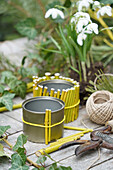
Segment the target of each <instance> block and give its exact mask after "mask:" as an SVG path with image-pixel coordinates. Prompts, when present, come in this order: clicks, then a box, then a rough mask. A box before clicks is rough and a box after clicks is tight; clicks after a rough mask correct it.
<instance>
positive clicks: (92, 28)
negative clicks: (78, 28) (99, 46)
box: [84, 23, 99, 34]
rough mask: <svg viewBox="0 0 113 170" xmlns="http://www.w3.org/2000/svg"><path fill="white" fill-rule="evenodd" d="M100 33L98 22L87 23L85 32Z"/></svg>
mask: <svg viewBox="0 0 113 170" xmlns="http://www.w3.org/2000/svg"><path fill="white" fill-rule="evenodd" d="M93 32H94V33H95V34H98V32H99V31H98V25H97V24H96V23H91V24H89V25H87V26H86V27H85V28H84V33H88V34H92V33H93Z"/></svg>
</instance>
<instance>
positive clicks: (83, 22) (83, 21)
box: [76, 18, 89, 33]
mask: <svg viewBox="0 0 113 170" xmlns="http://www.w3.org/2000/svg"><path fill="white" fill-rule="evenodd" d="M88 23H89V20H87V18H80V19H79V21H78V23H77V25H76V31H77V33H80V32H82V30H83V27H84V26H86V25H88Z"/></svg>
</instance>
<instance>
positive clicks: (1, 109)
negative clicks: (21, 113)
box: [0, 103, 22, 112]
mask: <svg viewBox="0 0 113 170" xmlns="http://www.w3.org/2000/svg"><path fill="white" fill-rule="evenodd" d="M21 107H22V103H19V104H14V105H13V108H12V109H19V108H21ZM4 111H8V109H7V108H6V107H0V112H4Z"/></svg>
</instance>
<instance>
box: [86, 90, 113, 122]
mask: <svg viewBox="0 0 113 170" xmlns="http://www.w3.org/2000/svg"><path fill="white" fill-rule="evenodd" d="M86 111H87V113H88V115H89V118H90V119H91V120H92V121H93V122H95V123H97V124H101V125H102V124H105V123H106V122H107V121H109V120H111V119H112V118H113V93H111V92H109V91H106V90H101V91H96V92H94V93H93V94H92V95H91V96H90V97H89V98H88V100H87V102H86Z"/></svg>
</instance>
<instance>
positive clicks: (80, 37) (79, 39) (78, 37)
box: [77, 32, 87, 46]
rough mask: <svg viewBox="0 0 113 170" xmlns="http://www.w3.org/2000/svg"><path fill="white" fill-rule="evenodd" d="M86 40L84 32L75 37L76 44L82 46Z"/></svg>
mask: <svg viewBox="0 0 113 170" xmlns="http://www.w3.org/2000/svg"><path fill="white" fill-rule="evenodd" d="M86 38H87V35H86V34H84V32H81V33H80V34H78V36H77V43H78V44H79V45H80V46H82V45H83V40H85V39H86Z"/></svg>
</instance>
